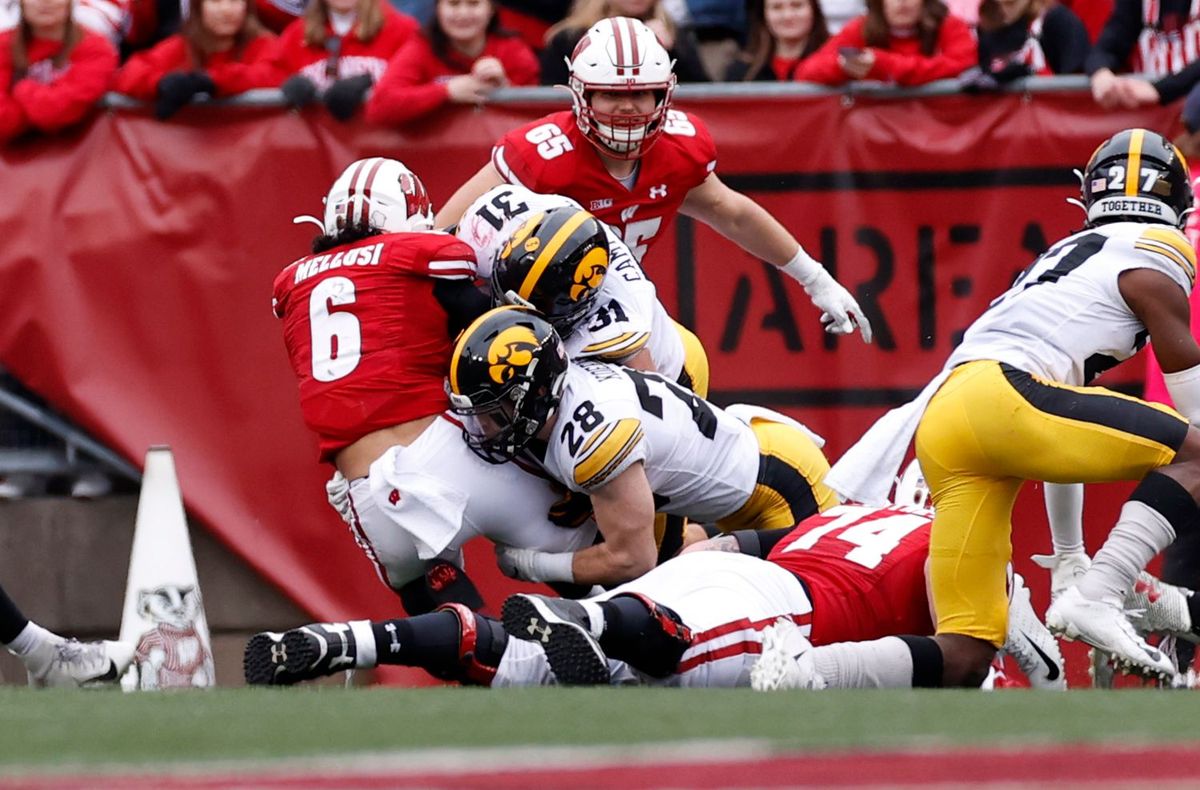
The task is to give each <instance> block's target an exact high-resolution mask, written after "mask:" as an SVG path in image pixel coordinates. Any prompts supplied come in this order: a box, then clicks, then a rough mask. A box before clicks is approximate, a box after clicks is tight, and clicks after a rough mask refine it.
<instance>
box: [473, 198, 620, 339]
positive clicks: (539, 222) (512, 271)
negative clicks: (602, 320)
mask: <svg viewBox="0 0 1200 790" xmlns="http://www.w3.org/2000/svg"><path fill="white" fill-rule="evenodd" d="M607 271H608V237H607V235H606V234H605V232H604V226H603V225H601V224H600V221H599V220H598V219H596V218H595V217H593V216H592V215H591V214H589V213H587V212H586V211H584V210H583V209H578V208H571V207H564V208H555V209H550V210H549V211H538V212H535V213H534V214H533V215H532V216H530V217H529V219H528V220H527V221H526V222H525V223H524V224H522V225H521V226H520V227H518V228H517V229H516V230H515V231H514V232H513V234H512V236H511V237H510V238H509V239H508V241H507V242H506V243H505V244H504V246H503V247H501V248H500V252H499V254H498V255H497V256H496V261H495V266H494V267H493V269H492V299H493V303H494V304H511V303H512V302H514V301H516V300H513V299H512V298H511V297H509V296H508V294H509V293H510V292H511V293H512V294H515V295H516V296H517V297H519V299H521V300H524V302H527V303H529V304H530V305H532V306H533V307H534V308H536V309H537V310H539V311H541V312H542V313H543V314H544V315H545V316H546V318H547V319H549V321H550V323H551V324H553V325H554V328H555V329H556V330H557V331H558V333H559V334H560V335H561V336H563V337H566V336H567V335H569V334H571V332H573V331H574V329H575V327H576V325H578V324H579V322H580V321H582V320H583V319H584V318H585V317H586V316H587V315H588V313H589V312H591V310H592V305H593V303H594V302H595V300H596V292H597V291H598V290H599V289H600V284H601V283H602V282H604V275H605V273H606V272H607ZM518 303H520V302H518Z"/></svg>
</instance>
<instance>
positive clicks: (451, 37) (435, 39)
mask: <svg viewBox="0 0 1200 790" xmlns="http://www.w3.org/2000/svg"><path fill="white" fill-rule="evenodd" d="M537 81H538V61H537V56H536V55H534V54H533V50H531V49H530V48H529V46H528V45H527V44H526V43H525V42H524V41H522V40H521V39H520V38H519V37H517V36H516V35H515V34H512V33H508V32H506V31H504V30H501V29H500V22H499V18H498V17H497V16H496V7H495V6H494V5H493V4H492V2H491V0H438V3H437V8H436V9H435V12H434V17H433V19H432V20H430V22H429V24H428V25H426V26H425V30H424V31H423V33H422V34H421V35H417V36H414V37H413V38H411V39H410V40H409V41H408V43H406V44H405V45H404V46H403V47H401V48H400V50H399V51H398V52H397V53H396V54H395V56H394V57H393V58H392V59H391V62H389V63H388V68H387V71H386V72H385V73H384V75H383V78H382V79H381V80H380V82H379V85H378V87H376V89H375V92H374V93H373V94H372V95H371V100H370V101H369V102H368V103H367V109H366V113H367V120H369V121H371V122H372V123H382V124H401V123H406V122H408V121H411V120H413V119H416V118H420V117H422V116H425V115H428V114H429V113H431V112H433V111H435V110H437V109H438V108H439V107H442V106H444V105H446V104H448V103H454V104H479V103H481V102H483V101H486V100H487V98H488V96H490V95H491V94H492V92H493V91H495V90H496V89H497V88H503V87H505V86H507V85H536V84H537Z"/></svg>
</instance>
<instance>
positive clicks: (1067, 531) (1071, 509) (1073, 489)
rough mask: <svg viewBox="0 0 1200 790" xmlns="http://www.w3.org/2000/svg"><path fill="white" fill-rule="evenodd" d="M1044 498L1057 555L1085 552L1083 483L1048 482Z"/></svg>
mask: <svg viewBox="0 0 1200 790" xmlns="http://www.w3.org/2000/svg"><path fill="white" fill-rule="evenodd" d="M1045 485H1046V488H1045V491H1044V498H1045V501H1046V518H1047V519H1048V520H1049V521H1050V537H1051V540H1052V542H1053V545H1054V553H1055V554H1056V555H1060V556H1061V555H1063V554H1083V552H1084V548H1083V484H1082V483H1046V484H1045Z"/></svg>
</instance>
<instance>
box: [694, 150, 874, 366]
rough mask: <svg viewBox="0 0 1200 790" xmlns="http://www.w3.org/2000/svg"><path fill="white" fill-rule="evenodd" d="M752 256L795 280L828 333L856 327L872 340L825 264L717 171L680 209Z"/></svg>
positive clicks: (868, 326) (859, 314) (854, 305)
mask: <svg viewBox="0 0 1200 790" xmlns="http://www.w3.org/2000/svg"><path fill="white" fill-rule="evenodd" d="M679 210H680V211H681V212H682V213H683V214H685V215H687V216H689V217H692V218H693V219H698V220H700V221H701V222H703V223H704V224H706V225H708V226H709V227H711V228H712V229H713V230H715V231H717V232H718V233H720V234H721V235H722V236H724V237H725V238H727V239H729V240H730V241H732V242H734V243H735V244H737V245H738V246H739V247H741V248H742V249H744V250H745V251H746V252H748V253H750V254H751V255H753V256H755V257H757V258H761V259H762V260H764V261H766V262H767V263H770V264H773V265H775V266H778V267H779V268H780V269H781V270H782V271H783V273H784V274H786V275H788V276H789V277H791V278H793V279H795V280H796V281H797V282H799V283H800V284H801V285H802V286H804V290H805V291H806V292H807V293H808V296H809V298H810V299H812V301H813V304H814V305H816V306H817V307H818V308H819V309H820V310H821V311H822V313H823V315H822V316H821V323H822V324H824V325H825V331H827V332H831V333H833V334H838V335H842V334H848V333H850V332H853V331H854V328H855V327H856V326H857V327H858V329H859V330H860V331H861V332H862V336H863V340H864V341H866V342H867V343H870V342H871V324H870V322H869V321H867V318H866V316H865V315H863V312H862V308H860V307H859V306H858V302H857V301H856V300H855V299H854V297H853V296H851V295H850V292H849V291H847V290H846V289H845V288H843V287H842V286H841V285H840V284H839V283H838V282H837V280H835V279H833V277H832V276H831V275H830V274H829V272H827V271H825V268H824V267H823V266H821V264H820V263H819V262H818V261H816V260H815V259H814V258H813V257H812V256H810V255H809V254H808V253H807V252H805V251H804V248H803V247H801V246H800V242H798V241H796V239H795V237H794V236H792V234H791V233H789V232H788V230H787V228H785V227H783V225H781V224H780V223H779V220H777V219H775V218H774V217H772V216H771V214H770V212H768V211H767V210H766V209H765V208H763V207H762V206H760V205H758V203H756V202H754V200H752V199H751V198H749V197H747V196H746V195H743V194H742V193H740V192H737V191H735V190H733V189H730V188H729V187H728V186H727V185H726V184H725V182H723V181H721V179H719V178H717V176H716V174H715V173H712V174H709V176H708V178H706V179H705V180H704V182H703V183H701V184H700V185H699V186H697V187H694V188H693V189H692V191H691V192H688V196H687V198H685V199H684V201H683V205H682V206H681V207H680V209H679Z"/></svg>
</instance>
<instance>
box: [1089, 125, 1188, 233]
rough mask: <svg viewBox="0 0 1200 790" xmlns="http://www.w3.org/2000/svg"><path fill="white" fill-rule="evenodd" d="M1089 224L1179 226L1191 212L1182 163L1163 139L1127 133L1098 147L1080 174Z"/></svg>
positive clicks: (1136, 131) (1156, 135)
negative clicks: (1127, 223) (1126, 223)
mask: <svg viewBox="0 0 1200 790" xmlns="http://www.w3.org/2000/svg"><path fill="white" fill-rule="evenodd" d="M1083 208H1084V211H1086V212H1087V222H1088V226H1089V227H1091V226H1093V225H1102V224H1104V223H1107V222H1161V223H1163V224H1165V225H1172V226H1174V227H1177V228H1181V227H1183V224H1184V222H1185V220H1186V219H1187V214H1188V212H1189V211H1190V210H1191V208H1192V182H1191V177H1190V176H1189V174H1188V165H1187V160H1186V159H1184V158H1183V154H1182V153H1180V152H1179V149H1178V148H1176V147H1175V146H1174V145H1173V144H1171V142H1170V141H1169V140H1167V138H1165V137H1163V136H1162V135H1161V134H1159V133H1158V132H1152V131H1150V130H1148V129H1126V130H1125V131H1123V132H1117V133H1116V134H1115V135H1113V136H1112V137H1110V138H1108V139H1107V140H1105V141H1104V142H1103V143H1101V144H1100V147H1099V148H1097V149H1096V151H1095V153H1093V154H1092V158H1091V159H1090V160H1088V165H1087V170H1085V171H1084V173H1083Z"/></svg>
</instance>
